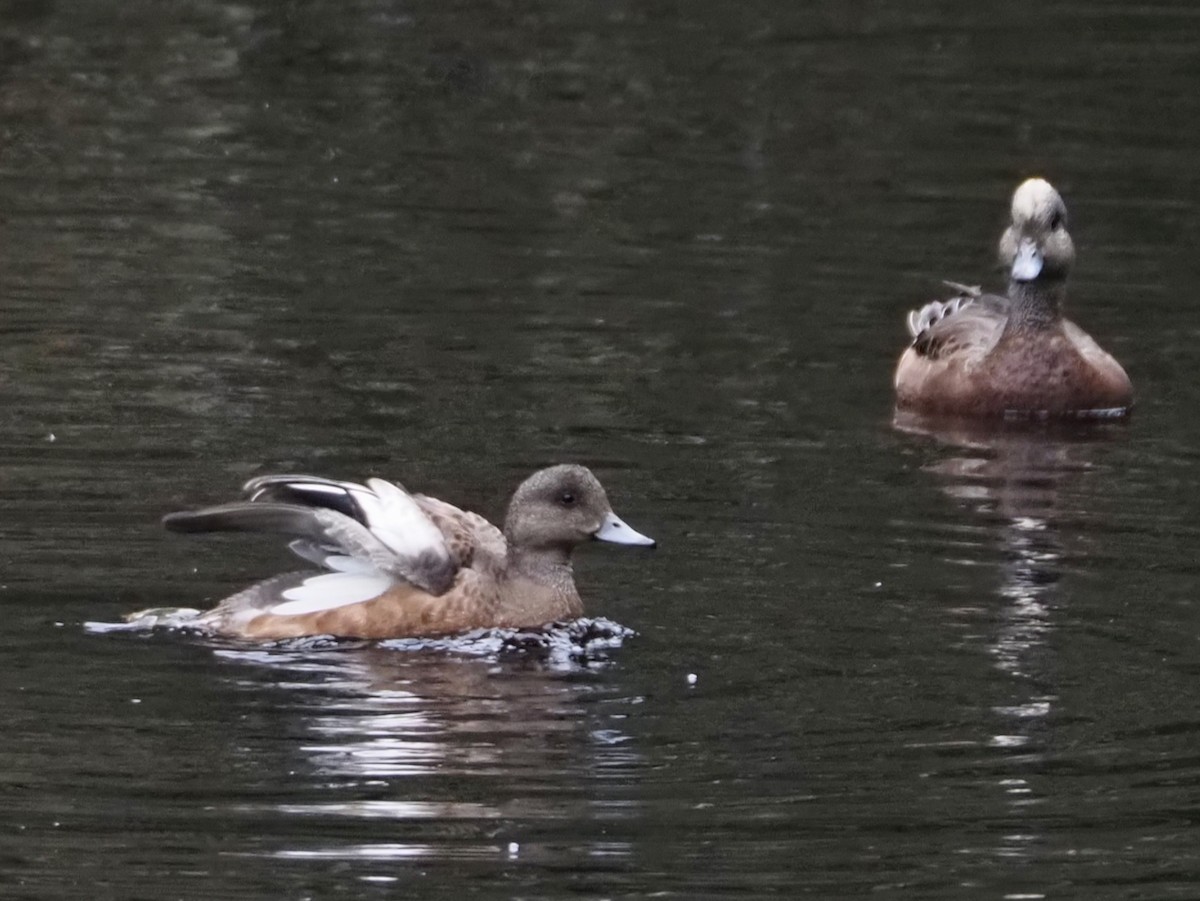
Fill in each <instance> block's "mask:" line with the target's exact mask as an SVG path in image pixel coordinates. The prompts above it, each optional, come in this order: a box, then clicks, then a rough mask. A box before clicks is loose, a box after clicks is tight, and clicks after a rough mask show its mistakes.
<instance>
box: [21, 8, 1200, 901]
mask: <svg viewBox="0 0 1200 901" xmlns="http://www.w3.org/2000/svg"><path fill="white" fill-rule="evenodd" d="M1198 60H1200V8H1197V7H1194V6H1193V5H1192V4H1187V3H1166V2H1151V3H1123V2H1117V0H1114V2H1107V3H1079V2H1050V3H1037V4H1035V3H1032V2H1028V0H1018V2H1013V3H1009V4H1006V5H1004V6H1003V7H1002V8H1001V7H995V6H993V7H986V6H970V7H968V6H964V5H962V4H955V3H950V2H948V0H946V2H921V3H911V4H894V3H886V2H882V0H865V2H853V3H846V2H844V0H826V2H811V3H806V4H793V5H791V6H789V5H787V4H774V3H761V2H749V3H739V4H732V3H712V2H695V3H691V4H687V5H683V6H681V5H678V4H674V5H673V4H662V3H646V2H627V0H617V2H614V3H607V4H596V3H579V2H542V0H529V2H522V3H495V2H483V3H476V4H449V3H438V2H431V0H415V2H411V3H395V2H385V0H353V2H339V3H332V2H329V3H319V2H310V3H287V4H277V3H268V2H250V3H245V4H232V3H230V4H223V3H218V2H206V0H192V2H187V0H180V2H167V3H164V2H149V0H128V2H122V3H112V2H99V0H97V2H90V3H78V4H62V3H60V4H55V3H52V2H47V0H0V310H2V311H3V329H4V346H3V354H2V355H0V392H2V396H3V400H4V403H3V407H2V413H0V417H2V420H0V421H2V422H3V437H2V439H0V440H2V441H3V453H2V454H0V537H2V544H0V560H2V562H3V572H2V574H0V602H2V604H3V610H4V613H5V615H6V617H7V628H6V630H5V632H4V637H3V639H0V643H2V644H3V652H2V653H0V685H2V686H3V688H2V689H0V692H2V695H0V696H2V697H3V699H4V701H3V703H4V714H5V716H4V720H5V728H4V732H3V740H0V896H3V897H6V898H7V897H11V898H22V899H26V898H27V899H63V898H81V899H82V898H86V899H94V898H98V897H107V898H122V899H133V898H146V899H161V898H175V897H179V898H201V897H209V898H221V899H235V898H271V899H276V898H293V899H302V898H326V897H354V898H374V897H380V898H384V897H388V898H391V897H397V896H400V895H404V896H406V897H420V898H445V899H459V898H464V897H471V898H523V899H533V898H566V897H571V898H597V899H600V898H638V897H671V898H686V899H705V898H735V897H736V898H754V897H794V896H805V897H814V898H822V899H826V898H858V897H871V898H876V897H889V898H914V899H929V898H947V899H950V898H953V899H963V898H989V899H993V898H1043V897H1045V898H1066V897H1071V898H1088V899H1150V898H1155V899H1159V898H1181V899H1182V898H1187V899H1194V898H1196V897H1200V700H1198V699H1200V691H1198V690H1197V686H1198V684H1200V682H1198V680H1200V604H1198V603H1197V592H1196V585H1197V575H1198V570H1200V566H1198V565H1197V562H1196V557H1195V548H1196V545H1197V540H1198V538H1200V529H1198V528H1197V515H1196V504H1195V498H1196V496H1197V487H1198V485H1197V482H1198V469H1197V464H1198V462H1200V461H1198V457H1200V450H1198V449H1200V421H1198V420H1197V419H1196V417H1194V416H1192V415H1191V414H1192V412H1193V411H1194V410H1196V409H1197V408H1198V407H1200V387H1198V386H1200V358H1198V350H1197V338H1198V336H1200V306H1198V305H1197V304H1196V303H1195V302H1194V294H1195V285H1196V284H1197V283H1198V281H1200V256H1197V254H1196V250H1195V248H1196V235H1197V233H1198V232H1200V206H1198V200H1200V174H1198V173H1200V169H1197V167H1196V164H1195V162H1196V149H1195V148H1196V146H1197V142H1198V141H1200V92H1198V91H1197V90H1196V85H1197V83H1198V82H1197V79H1198V77H1200V63H1198V62H1197V61H1198ZM1034 174H1040V175H1044V176H1045V177H1047V178H1049V179H1050V180H1051V181H1053V182H1054V183H1055V185H1056V186H1057V187H1058V188H1059V189H1060V190H1061V191H1062V193H1063V195H1064V197H1065V198H1066V201H1067V204H1068V206H1069V208H1070V211H1071V229H1072V234H1073V236H1074V239H1075V244H1076V247H1077V249H1078V265H1077V268H1076V270H1075V274H1074V277H1073V281H1072V293H1071V298H1072V300H1071V313H1072V315H1073V317H1074V318H1075V319H1076V321H1078V322H1079V323H1080V324H1082V325H1083V327H1084V328H1085V329H1087V330H1088V331H1089V332H1090V333H1091V334H1093V335H1094V336H1095V337H1096V338H1097V340H1099V341H1100V343H1101V344H1102V345H1104V346H1105V347H1107V348H1108V349H1109V350H1110V351H1112V352H1113V353H1114V355H1115V356H1116V357H1117V358H1118V359H1120V360H1121V361H1122V362H1123V363H1124V364H1125V366H1126V368H1127V369H1128V371H1129V373H1130V375H1131V377H1132V379H1133V381H1134V384H1135V388H1136V391H1137V397H1138V400H1137V409H1136V412H1135V415H1134V416H1133V418H1132V420H1131V421H1130V422H1128V423H1126V424H1106V425H1101V426H1099V427H1096V428H1091V429H1086V430H1084V431H1073V430H1066V429H1049V428H1010V429H998V430H991V431H980V430H962V429H958V430H955V429H941V430H933V431H931V430H929V429H926V428H922V427H921V426H920V425H919V424H918V425H915V426H914V425H913V424H912V423H904V422H902V423H894V422H893V412H892V403H891V388H890V378H891V370H892V367H893V366H894V364H895V360H896V358H897V357H898V355H899V353H900V350H901V348H902V346H903V343H904V328H903V316H904V314H905V312H906V311H907V310H908V309H909V308H911V307H913V306H915V305H917V304H920V303H922V302H924V301H926V300H929V299H931V298H933V297H935V296H937V295H938V294H939V292H940V291H941V290H942V289H941V285H940V280H941V279H943V278H951V279H956V280H959V281H963V282H967V283H983V284H984V285H985V286H989V287H997V286H998V282H999V277H998V275H997V273H996V271H995V264H994V248H995V244H996V241H997V239H998V237H999V234H1000V231H1001V229H1002V228H1003V225H1004V223H1005V218H1006V215H1007V209H1008V201H1009V197H1010V195H1011V192H1012V190H1013V188H1014V187H1015V186H1016V185H1017V184H1018V183H1019V181H1020V180H1021V179H1022V178H1024V177H1026V176H1029V175H1034ZM566 460H575V461H579V462H583V463H586V464H587V465H589V466H591V467H592V468H593V469H594V470H595V471H596V472H597V473H598V474H599V476H600V477H601V479H602V480H603V481H604V483H605V485H606V487H607V489H608V492H609V495H610V497H611V499H612V502H613V505H614V507H615V509H616V510H617V512H618V513H619V514H620V515H621V516H622V517H623V518H624V519H625V520H626V521H627V522H629V524H630V525H632V526H633V527H634V528H636V529H638V530H640V531H643V532H645V533H647V534H649V535H652V536H654V537H655V538H657V539H658V541H659V548H658V550H657V551H656V552H654V553H646V552H639V551H635V550H630V549H622V548H606V547H588V548H584V549H582V551H581V552H580V553H579V554H578V555H577V558H576V563H577V566H576V569H577V578H578V582H579V584H580V588H581V592H582V593H583V595H584V597H585V599H586V602H587V604H588V613H589V615H590V616H594V617H603V618H605V619H606V620H607V621H608V623H609V626H608V627H609V628H610V630H611V633H612V634H618V635H619V633H620V628H621V627H624V628H626V629H630V630H633V632H634V633H635V634H633V635H631V636H627V637H625V638H624V639H621V638H619V637H618V638H615V639H613V640H611V641H600V642H596V643H593V644H592V645H589V646H588V648H587V651H586V653H582V652H579V649H580V648H581V647H582V644H581V643H580V642H578V641H575V640H574V639H572V638H571V636H570V635H566V636H565V641H564V635H563V634H561V633H560V634H558V635H557V636H556V637H553V636H552V640H550V641H548V644H549V647H548V649H546V650H544V651H539V650H538V649H537V648H527V649H526V650H525V651H523V652H520V653H514V652H512V650H511V649H508V650H503V649H499V648H497V647H496V646H495V645H494V644H489V642H488V641H487V640H478V641H474V642H466V643H463V644H462V645H461V646H455V647H451V648H447V647H443V646H436V645H435V646H420V647H414V646H412V645H410V644H405V643H399V644H394V645H383V646H377V647H361V646H340V647H324V646H318V647H281V648H245V647H237V646H229V645H220V644H213V643H210V642H205V641H201V640H197V639H195V638H188V637H186V636H182V635H178V634H170V633H161V632H156V633H152V634H149V635H147V634H129V633H120V634H97V633H94V632H92V631H89V629H88V628H87V627H86V625H85V624H86V623H88V622H92V621H99V622H112V621H116V620H119V619H120V617H121V615H122V614H123V613H126V612H128V611H131V610H134V609H137V608H141V607H150V606H163V605H189V606H192V605H194V606H205V605H207V604H210V603H213V602H215V601H216V600H218V599H219V598H221V597H223V596H225V595H227V594H229V593H231V592H233V591H235V590H237V589H238V588H240V587H243V586H245V585H246V584H248V583H249V582H251V581H253V580H254V579H257V578H261V577H263V576H266V575H268V574H271V573H273V572H276V571H279V570H281V569H282V568H284V567H285V566H290V565H291V564H290V563H288V562H287V560H286V553H285V552H284V551H282V549H280V548H277V547H274V546H273V545H272V542H270V541H268V540H265V539H253V540H252V539H248V538H246V537H238V538H223V539H212V540H205V541H198V540H191V539H187V538H183V537H179V536H171V535H168V534H166V533H165V532H163V531H162V530H161V529H160V528H159V525H158V520H159V518H160V517H161V515H162V514H164V513H166V512H169V511H171V510H175V509H182V508H185V507H188V506H195V505H202V504H206V503H212V502H215V501H219V500H223V499H226V498H228V497H229V496H231V494H232V492H233V491H234V490H235V489H236V487H237V486H238V485H239V484H240V483H241V482H242V481H243V480H244V479H246V478H247V477H249V476H251V475H254V474H259V473H262V472H273V471H312V472H317V473H321V474H327V475H333V476H338V477H343V478H363V477H366V476H369V475H381V476H385V477H388V478H394V479H397V480H399V481H402V482H404V483H405V484H407V485H409V486H411V487H413V488H415V489H420V490H422V491H425V492H428V493H431V494H435V495H438V496H441V497H444V498H445V499H447V500H449V501H452V502H454V503H457V504H460V505H463V506H467V507H470V508H472V509H476V510H479V511H480V512H483V513H485V514H487V515H489V516H491V517H493V518H498V517H500V516H502V514H503V509H504V504H505V502H506V499H507V497H508V494H509V493H510V492H511V490H512V489H513V487H515V486H516V484H517V483H518V482H519V481H520V480H521V479H522V478H524V476H525V475H527V474H528V473H529V472H530V471H532V470H533V469H536V468H538V467H540V466H543V465H546V464H550V463H554V462H559V461H566ZM603 624H604V620H602V621H601V625H603ZM615 624H619V625H615ZM690 675H694V676H695V679H694V680H691V679H689V676H690Z"/></svg>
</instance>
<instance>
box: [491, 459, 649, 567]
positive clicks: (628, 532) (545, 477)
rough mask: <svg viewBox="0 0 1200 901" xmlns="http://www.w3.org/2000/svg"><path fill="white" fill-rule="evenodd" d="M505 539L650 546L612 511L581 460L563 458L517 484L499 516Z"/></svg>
mask: <svg viewBox="0 0 1200 901" xmlns="http://www.w3.org/2000/svg"><path fill="white" fill-rule="evenodd" d="M504 535H505V537H506V538H507V539H508V541H509V543H510V545H512V546H514V547H517V548H521V549H525V550H535V551H536V550H560V551H566V552H567V553H569V552H570V550H571V549H572V548H573V547H575V546H576V545H578V544H582V543H583V542H585V541H590V540H592V539H596V540H599V541H610V542H613V543H614V544H637V545H645V546H650V547H652V546H653V545H654V539H653V538H647V537H646V536H645V535H642V534H641V533H640V532H636V531H634V530H633V529H631V528H630V527H629V526H627V525H626V524H625V523H624V522H623V521H622V520H621V519H620V517H618V516H617V514H615V513H613V510H612V506H611V505H610V504H609V502H608V495H607V494H605V492H604V486H603V485H601V484H600V480H599V479H597V478H596V477H595V476H594V475H592V472H591V470H589V469H588V468H587V467H586V466H578V465H575V464H569V463H568V464H563V465H560V466H551V467H550V468H549V469H542V470H539V471H537V472H535V473H534V474H533V475H531V476H530V477H529V478H527V479H526V480H525V481H524V482H522V483H521V485H520V487H518V488H517V490H516V493H515V494H513V498H512V501H511V503H509V505H508V515H507V516H506V517H505V519H504Z"/></svg>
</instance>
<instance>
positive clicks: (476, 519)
mask: <svg viewBox="0 0 1200 901" xmlns="http://www.w3.org/2000/svg"><path fill="white" fill-rule="evenodd" d="M413 500H414V501H416V503H417V506H418V507H420V508H421V512H423V513H424V514H425V515H426V516H427V517H429V520H430V521H431V522H432V523H433V524H434V525H435V526H437V527H438V529H439V530H441V533H442V537H443V538H444V539H445V541H446V546H447V547H448V548H449V550H450V555H451V557H452V558H453V559H454V560H455V561H456V562H457V563H458V565H459V566H466V567H472V568H474V569H483V570H487V569H494V570H499V569H502V568H503V566H504V562H505V559H506V557H507V555H508V542H507V541H506V540H505V538H504V533H503V532H501V531H500V530H499V529H498V528H496V527H495V526H494V525H492V524H491V523H490V522H488V521H487V520H486V519H484V518H483V517H482V516H480V515H479V514H478V513H471V512H470V511H469V510H461V509H459V508H458V507H456V506H454V505H453V504H448V503H446V502H445V501H443V500H438V499H437V498H436V497H429V495H426V494H414V495H413Z"/></svg>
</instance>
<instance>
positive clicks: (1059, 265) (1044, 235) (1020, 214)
mask: <svg viewBox="0 0 1200 901" xmlns="http://www.w3.org/2000/svg"><path fill="white" fill-rule="evenodd" d="M1074 262H1075V245H1074V244H1073V243H1072V242H1071V236H1070V234H1068V232H1067V205H1066V204H1065V203H1063V199H1062V197H1061V196H1060V195H1059V193H1058V191H1056V190H1054V186H1053V185H1051V184H1050V182H1048V181H1046V180H1045V179H1042V178H1031V179H1028V180H1027V181H1025V182H1023V183H1022V184H1021V186H1020V187H1019V188H1017V190H1016V191H1015V192H1014V193H1013V199H1012V223H1011V224H1010V225H1009V226H1008V228H1007V229H1005V231H1004V234H1003V235H1002V236H1001V238H1000V263H1001V265H1003V266H1004V268H1005V269H1007V270H1008V273H1009V278H1010V279H1011V280H1012V281H1014V282H1031V281H1035V280H1037V279H1046V280H1050V279H1064V278H1066V277H1067V273H1068V272H1070V271H1071V265H1072V264H1073V263H1074Z"/></svg>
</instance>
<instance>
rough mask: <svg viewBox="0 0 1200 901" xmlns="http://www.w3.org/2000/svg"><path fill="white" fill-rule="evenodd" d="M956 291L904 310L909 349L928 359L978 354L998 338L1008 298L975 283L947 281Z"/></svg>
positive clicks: (977, 355) (1005, 318) (976, 356)
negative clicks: (920, 305) (906, 315)
mask: <svg viewBox="0 0 1200 901" xmlns="http://www.w3.org/2000/svg"><path fill="white" fill-rule="evenodd" d="M947 284H950V285H951V286H952V287H954V288H956V289H958V290H959V291H960V293H959V294H958V295H957V296H956V297H952V298H950V299H949V300H935V301H931V302H930V303H927V304H925V306H923V307H921V308H920V309H917V310H913V311H912V312H910V313H909V314H908V333H909V334H910V335H911V336H912V339H913V343H912V347H913V350H915V351H916V352H917V354H918V355H920V356H922V357H927V358H929V359H931V360H938V359H944V358H946V357H950V356H956V357H961V358H963V359H964V361H970V360H974V359H979V358H982V357H983V356H985V355H986V354H987V352H988V351H989V350H991V349H992V347H994V346H995V344H996V342H997V341H998V340H999V339H1000V333H1001V332H1003V331H1004V324H1005V322H1007V321H1008V311H1009V300H1008V298H1007V297H999V296H997V295H995V294H983V293H982V292H980V290H979V289H978V288H976V287H972V286H967V285H959V284H957V283H953V282H948V283H947Z"/></svg>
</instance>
